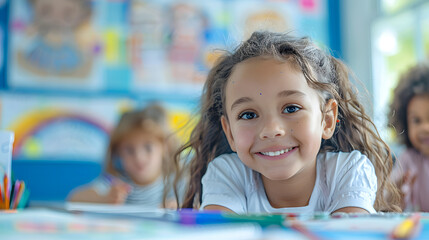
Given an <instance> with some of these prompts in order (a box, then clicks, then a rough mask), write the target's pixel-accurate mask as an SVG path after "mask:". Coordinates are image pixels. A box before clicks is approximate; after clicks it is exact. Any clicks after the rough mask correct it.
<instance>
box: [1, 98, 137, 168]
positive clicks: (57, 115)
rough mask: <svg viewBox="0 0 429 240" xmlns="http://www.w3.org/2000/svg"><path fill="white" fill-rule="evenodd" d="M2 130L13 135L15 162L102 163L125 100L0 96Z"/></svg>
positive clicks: (130, 104) (131, 104) (129, 103)
mask: <svg viewBox="0 0 429 240" xmlns="http://www.w3.org/2000/svg"><path fill="white" fill-rule="evenodd" d="M1 106H2V108H1V111H2V112H1V115H2V118H1V128H2V129H7V130H10V131H13V132H14V133H15V142H14V147H13V158H14V159H43V160H90V161H101V160H102V159H103V157H104V153H105V150H106V147H107V143H108V139H109V133H110V131H111V129H112V127H113V126H114V124H115V123H116V121H117V119H118V117H119V116H120V114H121V113H122V112H124V111H126V110H128V109H131V108H133V107H134V106H135V102H134V101H133V100H132V99H128V98H80V99H75V98H71V97H58V96H40V95H30V96H29V95H28V94H27V95H23V94H6V93H3V94H2V95H1Z"/></svg>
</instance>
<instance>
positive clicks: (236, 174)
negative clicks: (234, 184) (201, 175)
mask: <svg viewBox="0 0 429 240" xmlns="http://www.w3.org/2000/svg"><path fill="white" fill-rule="evenodd" d="M206 173H207V174H206V175H208V176H219V175H225V176H228V177H229V178H231V179H235V181H238V182H248V183H253V182H254V172H253V170H252V169H251V168H249V167H247V166H246V165H244V163H243V162H242V161H241V160H240V158H239V157H238V155H237V153H227V154H222V155H220V156H218V157H216V158H215V159H213V160H212V161H211V162H210V163H209V165H208V167H207V172H206Z"/></svg>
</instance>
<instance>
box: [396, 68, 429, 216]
mask: <svg viewBox="0 0 429 240" xmlns="http://www.w3.org/2000/svg"><path fill="white" fill-rule="evenodd" d="M389 127H392V128H394V130H395V131H396V133H397V136H398V141H399V143H401V144H404V145H405V146H406V149H405V151H404V152H403V153H402V154H401V155H400V156H399V158H398V161H397V162H396V164H395V165H394V170H393V172H392V179H393V180H394V181H395V182H396V183H397V184H398V186H399V187H400V188H401V190H402V192H403V203H402V207H403V210H405V211H424V212H427V211H429V201H428V200H427V199H428V198H429V185H428V183H429V175H428V173H429V63H428V62H425V63H420V64H418V65H416V66H414V67H412V68H410V69H409V70H408V71H407V72H406V73H405V74H404V75H402V76H401V78H400V80H399V83H398V85H397V87H396V88H395V91H394V99H393V102H392V104H391V106H390V114H389Z"/></svg>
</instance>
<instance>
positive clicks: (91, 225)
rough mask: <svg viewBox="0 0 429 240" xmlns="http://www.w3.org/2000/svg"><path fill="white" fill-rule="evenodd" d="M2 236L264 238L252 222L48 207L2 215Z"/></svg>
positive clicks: (0, 222)
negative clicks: (172, 219) (197, 221)
mask: <svg viewBox="0 0 429 240" xmlns="http://www.w3.org/2000/svg"><path fill="white" fill-rule="evenodd" d="M0 236H1V239H14V240H20V239H77V238H81V239H85V240H86V239H154V240H156V239H163V240H164V239H179V240H180V239H186V240H188V239H190V240H192V239H198V240H200V239H213V240H219V239H222V240H224V239H231V240H232V239H234V240H235V239H238V240H240V239H246V240H252V239H261V236H262V229H261V228H260V227H259V226H257V225H253V224H231V225H228V226H225V225H222V226H221V225H210V226H198V227H197V226H183V225H178V224H173V223H167V222H160V221H150V220H144V219H140V220H138V219H125V218H118V219H115V218H102V217H95V216H91V215H85V214H84V215H82V214H70V213H65V212H57V211H53V210H47V209H26V210H23V211H18V212H16V213H9V214H0Z"/></svg>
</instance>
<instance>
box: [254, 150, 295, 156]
mask: <svg viewBox="0 0 429 240" xmlns="http://www.w3.org/2000/svg"><path fill="white" fill-rule="evenodd" d="M290 150H292V148H289V149H286V150H280V151H276V152H261V153H262V155H268V156H270V157H274V156H278V155H281V154H283V153H287V152H289V151H290Z"/></svg>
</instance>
